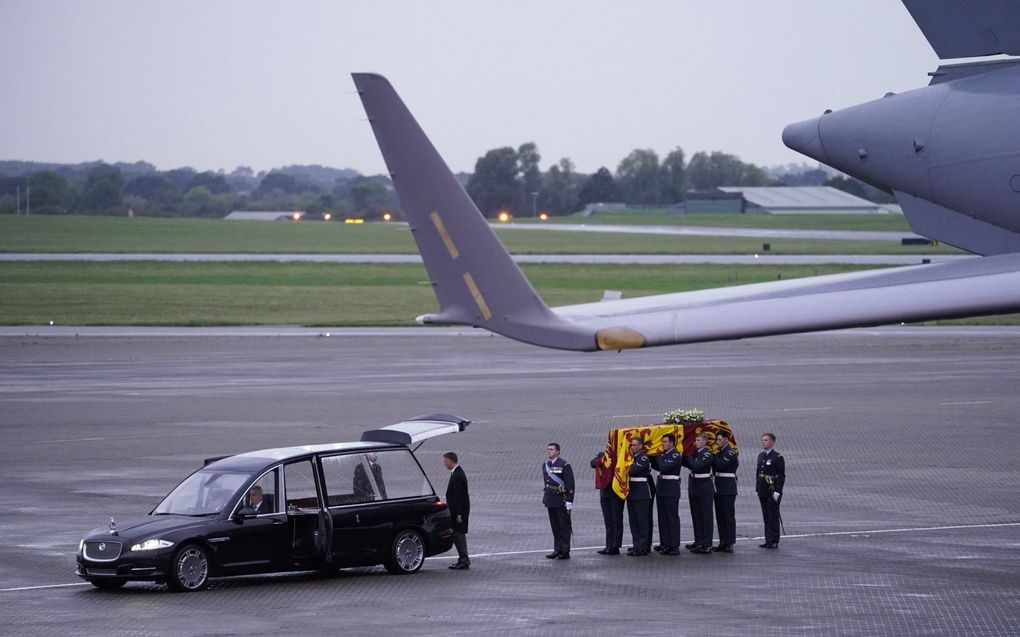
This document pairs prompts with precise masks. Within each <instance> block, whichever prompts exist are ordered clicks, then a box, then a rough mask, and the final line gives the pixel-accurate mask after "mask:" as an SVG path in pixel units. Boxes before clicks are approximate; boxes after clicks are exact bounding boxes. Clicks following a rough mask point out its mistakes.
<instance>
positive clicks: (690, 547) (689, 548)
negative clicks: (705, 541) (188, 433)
mask: <svg viewBox="0 0 1020 637" xmlns="http://www.w3.org/2000/svg"><path fill="white" fill-rule="evenodd" d="M684 548H685V549H687V550H688V551H693V550H694V549H696V548H698V545H697V544H693V543H692V544H684Z"/></svg>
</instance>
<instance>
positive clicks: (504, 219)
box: [498, 210, 510, 223]
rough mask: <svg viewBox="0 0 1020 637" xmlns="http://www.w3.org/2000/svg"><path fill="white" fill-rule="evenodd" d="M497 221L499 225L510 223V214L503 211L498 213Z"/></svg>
mask: <svg viewBox="0 0 1020 637" xmlns="http://www.w3.org/2000/svg"><path fill="white" fill-rule="evenodd" d="M498 219H499V222H500V223H507V222H508V221H510V213H509V212H507V211H506V210H504V211H503V212H501V213H499V217H498Z"/></svg>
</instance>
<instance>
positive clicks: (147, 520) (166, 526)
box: [85, 515, 213, 541]
mask: <svg viewBox="0 0 1020 637" xmlns="http://www.w3.org/2000/svg"><path fill="white" fill-rule="evenodd" d="M211 519H213V518H212V517H208V518H196V517H191V516H187V515H147V516H145V517H139V518H127V519H124V520H118V521H117V535H111V534H110V529H109V528H108V527H99V528H95V529H92V530H91V531H89V532H88V533H87V534H86V535H85V539H86V540H93V539H107V540H109V539H112V538H114V537H120V538H121V540H122V541H128V540H146V539H149V538H152V537H159V536H160V535H164V534H167V533H171V532H173V531H180V530H182V529H187V528H192V527H197V526H203V525H205V524H208V522H209V521H210V520H211Z"/></svg>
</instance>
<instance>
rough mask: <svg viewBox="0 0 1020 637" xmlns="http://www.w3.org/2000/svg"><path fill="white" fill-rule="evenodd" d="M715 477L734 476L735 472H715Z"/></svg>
mask: <svg viewBox="0 0 1020 637" xmlns="http://www.w3.org/2000/svg"><path fill="white" fill-rule="evenodd" d="M715 477H717V478H736V477H737V474H735V473H717V474H715Z"/></svg>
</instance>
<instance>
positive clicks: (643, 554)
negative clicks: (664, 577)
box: [627, 550, 651, 557]
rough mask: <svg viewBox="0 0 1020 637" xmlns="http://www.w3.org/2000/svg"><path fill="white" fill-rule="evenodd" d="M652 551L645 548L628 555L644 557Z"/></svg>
mask: <svg viewBox="0 0 1020 637" xmlns="http://www.w3.org/2000/svg"><path fill="white" fill-rule="evenodd" d="M650 552H651V551H644V550H642V551H634V552H633V553H627V555H630V556H631V557H643V556H645V555H648V554H649V553H650Z"/></svg>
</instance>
